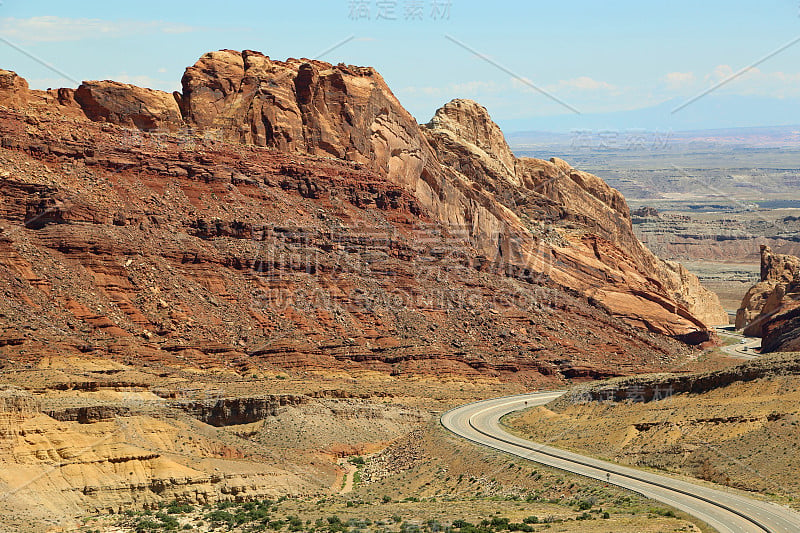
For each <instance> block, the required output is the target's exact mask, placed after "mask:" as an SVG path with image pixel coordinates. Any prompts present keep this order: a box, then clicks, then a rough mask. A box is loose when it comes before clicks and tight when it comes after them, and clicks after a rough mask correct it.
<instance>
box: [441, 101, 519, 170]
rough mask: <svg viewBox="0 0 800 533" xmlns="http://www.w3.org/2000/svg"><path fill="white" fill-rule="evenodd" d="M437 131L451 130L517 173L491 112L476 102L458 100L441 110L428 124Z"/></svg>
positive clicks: (503, 137)
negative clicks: (490, 114)
mask: <svg viewBox="0 0 800 533" xmlns="http://www.w3.org/2000/svg"><path fill="white" fill-rule="evenodd" d="M426 127H428V128H429V129H431V130H434V131H437V130H438V131H441V130H445V131H449V132H451V133H452V134H453V135H454V136H455V137H457V138H459V139H460V140H461V141H466V142H469V143H471V144H473V145H475V146H476V147H478V148H480V149H481V150H483V151H484V152H486V153H487V154H490V155H492V156H494V157H495V158H496V159H497V160H499V161H500V162H501V163H502V164H503V166H505V168H506V169H507V170H508V171H509V172H513V171H514V154H513V153H512V152H511V148H510V147H509V146H508V143H507V142H506V138H505V136H504V135H503V132H502V131H501V130H500V127H499V126H498V125H497V124H495V123H494V121H493V120H492V118H491V117H490V116H489V111H488V110H487V109H486V108H485V107H483V106H482V105H480V104H479V103H477V102H475V101H473V100H465V99H460V98H457V99H455V100H451V101H450V102H448V103H446V104H445V105H443V106H442V107H440V108H439V109H438V110H437V111H436V113H435V114H434V116H433V118H432V119H431V121H430V122H428V124H426Z"/></svg>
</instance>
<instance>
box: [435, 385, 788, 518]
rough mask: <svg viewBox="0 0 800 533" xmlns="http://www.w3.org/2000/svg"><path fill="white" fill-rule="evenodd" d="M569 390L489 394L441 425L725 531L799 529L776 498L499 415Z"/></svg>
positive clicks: (445, 418) (447, 417)
mask: <svg viewBox="0 0 800 533" xmlns="http://www.w3.org/2000/svg"><path fill="white" fill-rule="evenodd" d="M562 394H564V392H563V391H555V392H540V393H533V394H524V395H520V396H510V397H504V398H496V399H492V400H484V401H482V402H476V403H471V404H467V405H464V406H461V407H458V408H456V409H453V410H452V411H448V412H446V413H444V414H443V415H442V425H443V426H444V427H446V428H447V429H449V430H450V431H452V432H453V433H455V434H457V435H460V436H462V437H464V438H466V439H469V440H471V441H473V442H476V443H478V444H483V445H485V446H489V447H491V448H495V449H498V450H501V451H504V452H507V453H510V454H513V455H516V456H518V457H522V458H525V459H529V460H531V461H536V462H537V463H541V464H543V465H547V466H551V467H555V468H559V469H561V470H565V471H567V472H572V473H575V474H580V475H583V476H586V477H590V478H594V479H598V480H601V481H605V482H609V483H612V484H614V485H618V486H620V487H624V488H626V489H630V490H633V491H635V492H638V493H639V494H642V495H644V496H646V497H648V498H652V499H654V500H658V501H660V502H663V503H665V504H667V505H670V506H672V507H674V508H676V509H680V510H682V511H685V512H686V513H689V514H691V515H693V516H695V517H697V518H699V519H701V520H703V521H704V522H706V523H707V524H709V525H710V526H712V527H713V528H715V529H717V530H718V531H720V532H721V533H728V532H731V533H734V532H735V533H742V532H745V533H751V532H754V533H764V532H768V533H798V532H800V514H798V513H796V512H795V511H793V510H791V509H789V508H788V507H784V506H781V505H778V504H775V503H771V502H765V501H761V500H756V499H752V498H748V497H746V496H742V495H739V494H736V493H733V492H727V491H723V490H719V489H713V488H709V487H706V486H702V485H695V484H693V483H689V482H687V481H682V480H679V479H674V478H671V477H666V476H660V475H658V474H653V473H650V472H646V471H642V470H636V469H634V468H629V467H625V466H620V465H617V464H614V463H609V462H607V461H601V460H599V459H594V458H591V457H586V456H583V455H579V454H577V453H573V452H569V451H565V450H560V449H558V448H553V447H551V446H547V445H544V444H537V443H534V442H531V441H529V440H525V439H522V438H520V437H517V436H515V435H511V434H510V433H508V432H507V431H505V430H504V429H503V428H502V426H501V425H500V419H501V418H502V417H503V416H504V415H506V414H508V413H511V412H513V411H517V410H520V409H524V408H525V407H531V406H535V405H544V404H546V403H548V402H550V401H552V400H554V399H556V398H558V397H559V396H561V395H562Z"/></svg>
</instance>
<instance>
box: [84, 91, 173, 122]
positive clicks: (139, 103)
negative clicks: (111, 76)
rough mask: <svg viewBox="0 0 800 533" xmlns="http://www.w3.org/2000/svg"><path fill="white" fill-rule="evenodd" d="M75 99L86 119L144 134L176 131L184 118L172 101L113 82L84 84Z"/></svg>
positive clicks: (168, 96)
mask: <svg viewBox="0 0 800 533" xmlns="http://www.w3.org/2000/svg"><path fill="white" fill-rule="evenodd" d="M74 99H75V101H76V102H77V103H78V105H80V106H81V108H82V109H83V111H84V112H85V113H86V116H87V117H88V118H89V119H91V120H94V121H107V122H113V123H114V124H120V125H122V126H128V127H132V128H138V129H140V130H143V131H177V130H179V129H180V128H181V126H182V125H183V118H182V117H181V111H180V108H179V107H178V102H177V101H176V100H175V97H174V96H173V95H171V94H169V93H165V92H163V91H154V90H152V89H143V88H140V87H136V86H134V85H128V84H126V83H119V82H115V81H85V82H83V83H82V84H81V86H80V87H78V89H77V90H76V91H75V94H74Z"/></svg>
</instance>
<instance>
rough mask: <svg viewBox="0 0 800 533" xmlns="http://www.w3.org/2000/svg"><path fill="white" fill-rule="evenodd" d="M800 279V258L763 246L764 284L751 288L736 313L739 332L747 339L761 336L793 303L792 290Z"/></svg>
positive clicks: (760, 282) (762, 280)
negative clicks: (769, 321)
mask: <svg viewBox="0 0 800 533" xmlns="http://www.w3.org/2000/svg"><path fill="white" fill-rule="evenodd" d="M798 276H800V258H798V257H795V256H793V255H784V254H776V253H773V251H772V250H771V249H770V247H769V246H763V245H762V246H761V281H759V282H758V283H756V284H755V285H753V286H752V287H750V289H749V290H748V291H747V294H745V295H744V298H743V299H742V304H741V306H740V308H739V309H738V310H737V311H736V329H743V330H744V334H745V335H750V336H752V337H760V336H761V327H762V325H763V324H764V322H765V321H767V320H769V319H770V318H771V317H772V316H773V315H775V314H778V313H780V312H781V308H782V307H783V306H784V305H786V304H787V302H788V301H793V300H794V299H796V298H792V290H791V289H790V286H791V285H792V284H793V283H796V281H797V279H798Z"/></svg>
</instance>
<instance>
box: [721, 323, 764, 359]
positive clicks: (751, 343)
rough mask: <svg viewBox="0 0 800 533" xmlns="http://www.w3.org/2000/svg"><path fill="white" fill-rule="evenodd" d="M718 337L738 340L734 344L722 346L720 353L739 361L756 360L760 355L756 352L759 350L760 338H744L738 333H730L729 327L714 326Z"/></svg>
mask: <svg viewBox="0 0 800 533" xmlns="http://www.w3.org/2000/svg"><path fill="white" fill-rule="evenodd" d="M715 328H716V330H717V333H718V334H719V335H720V336H724V337H730V338H732V339H737V340H739V342H738V343H736V344H730V345H728V346H723V347H722V351H723V352H725V353H726V354H728V355H730V356H733V357H736V358H739V359H756V358H757V357H758V356H759V355H760V354H759V353H758V352H756V351H755V350H757V349H758V348H761V337H745V336H744V335H742V334H741V333H739V332H736V331H731V330H730V326H715Z"/></svg>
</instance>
